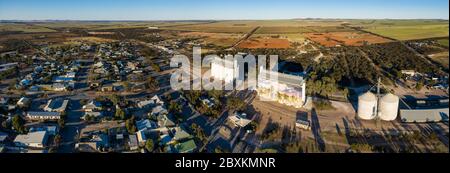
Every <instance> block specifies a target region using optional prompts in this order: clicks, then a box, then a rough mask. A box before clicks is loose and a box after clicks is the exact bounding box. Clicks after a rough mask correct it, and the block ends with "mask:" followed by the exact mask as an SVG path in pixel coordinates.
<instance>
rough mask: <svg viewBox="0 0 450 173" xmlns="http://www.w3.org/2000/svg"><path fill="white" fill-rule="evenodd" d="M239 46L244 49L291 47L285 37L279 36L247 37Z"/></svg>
mask: <svg viewBox="0 0 450 173" xmlns="http://www.w3.org/2000/svg"><path fill="white" fill-rule="evenodd" d="M238 47H239V48H244V49H258V48H266V49H287V48H290V47H291V43H290V42H289V40H287V39H279V38H260V39H248V40H245V41H243V42H242V43H240V44H239V45H238Z"/></svg>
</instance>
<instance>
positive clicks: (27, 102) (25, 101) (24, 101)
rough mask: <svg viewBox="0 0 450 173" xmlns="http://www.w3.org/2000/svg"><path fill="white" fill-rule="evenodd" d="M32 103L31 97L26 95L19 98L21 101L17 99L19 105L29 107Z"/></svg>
mask: <svg viewBox="0 0 450 173" xmlns="http://www.w3.org/2000/svg"><path fill="white" fill-rule="evenodd" d="M30 104H31V99H29V98H26V97H22V98H20V99H19V101H17V106H19V107H28V106H30Z"/></svg>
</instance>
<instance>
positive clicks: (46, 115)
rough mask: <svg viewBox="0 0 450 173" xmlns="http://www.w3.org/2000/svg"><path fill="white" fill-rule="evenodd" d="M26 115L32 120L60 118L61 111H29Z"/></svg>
mask: <svg viewBox="0 0 450 173" xmlns="http://www.w3.org/2000/svg"><path fill="white" fill-rule="evenodd" d="M26 117H27V119H29V120H32V121H41V120H59V119H61V112H28V113H27V116H26Z"/></svg>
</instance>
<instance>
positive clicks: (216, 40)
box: [179, 32, 243, 47]
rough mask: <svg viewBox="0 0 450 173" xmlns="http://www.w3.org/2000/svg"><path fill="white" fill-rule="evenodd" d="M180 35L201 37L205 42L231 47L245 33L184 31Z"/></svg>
mask: <svg viewBox="0 0 450 173" xmlns="http://www.w3.org/2000/svg"><path fill="white" fill-rule="evenodd" d="M179 35H180V36H182V37H188V38H201V39H202V40H203V41H204V43H205V44H214V45H216V46H221V47H230V46H232V45H233V44H235V43H236V42H237V41H239V39H240V38H242V37H243V34H230V33H208V32H182V33H180V34H179Z"/></svg>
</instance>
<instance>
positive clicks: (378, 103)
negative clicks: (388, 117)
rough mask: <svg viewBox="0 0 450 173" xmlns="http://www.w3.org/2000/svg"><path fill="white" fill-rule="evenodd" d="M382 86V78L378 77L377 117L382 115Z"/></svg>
mask: <svg viewBox="0 0 450 173" xmlns="http://www.w3.org/2000/svg"><path fill="white" fill-rule="evenodd" d="M380 87H381V78H380V77H379V78H378V82H377V106H376V107H375V113H376V115H375V118H376V119H378V118H379V117H380V113H381V112H380V109H379V107H380V98H381V93H380Z"/></svg>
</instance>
